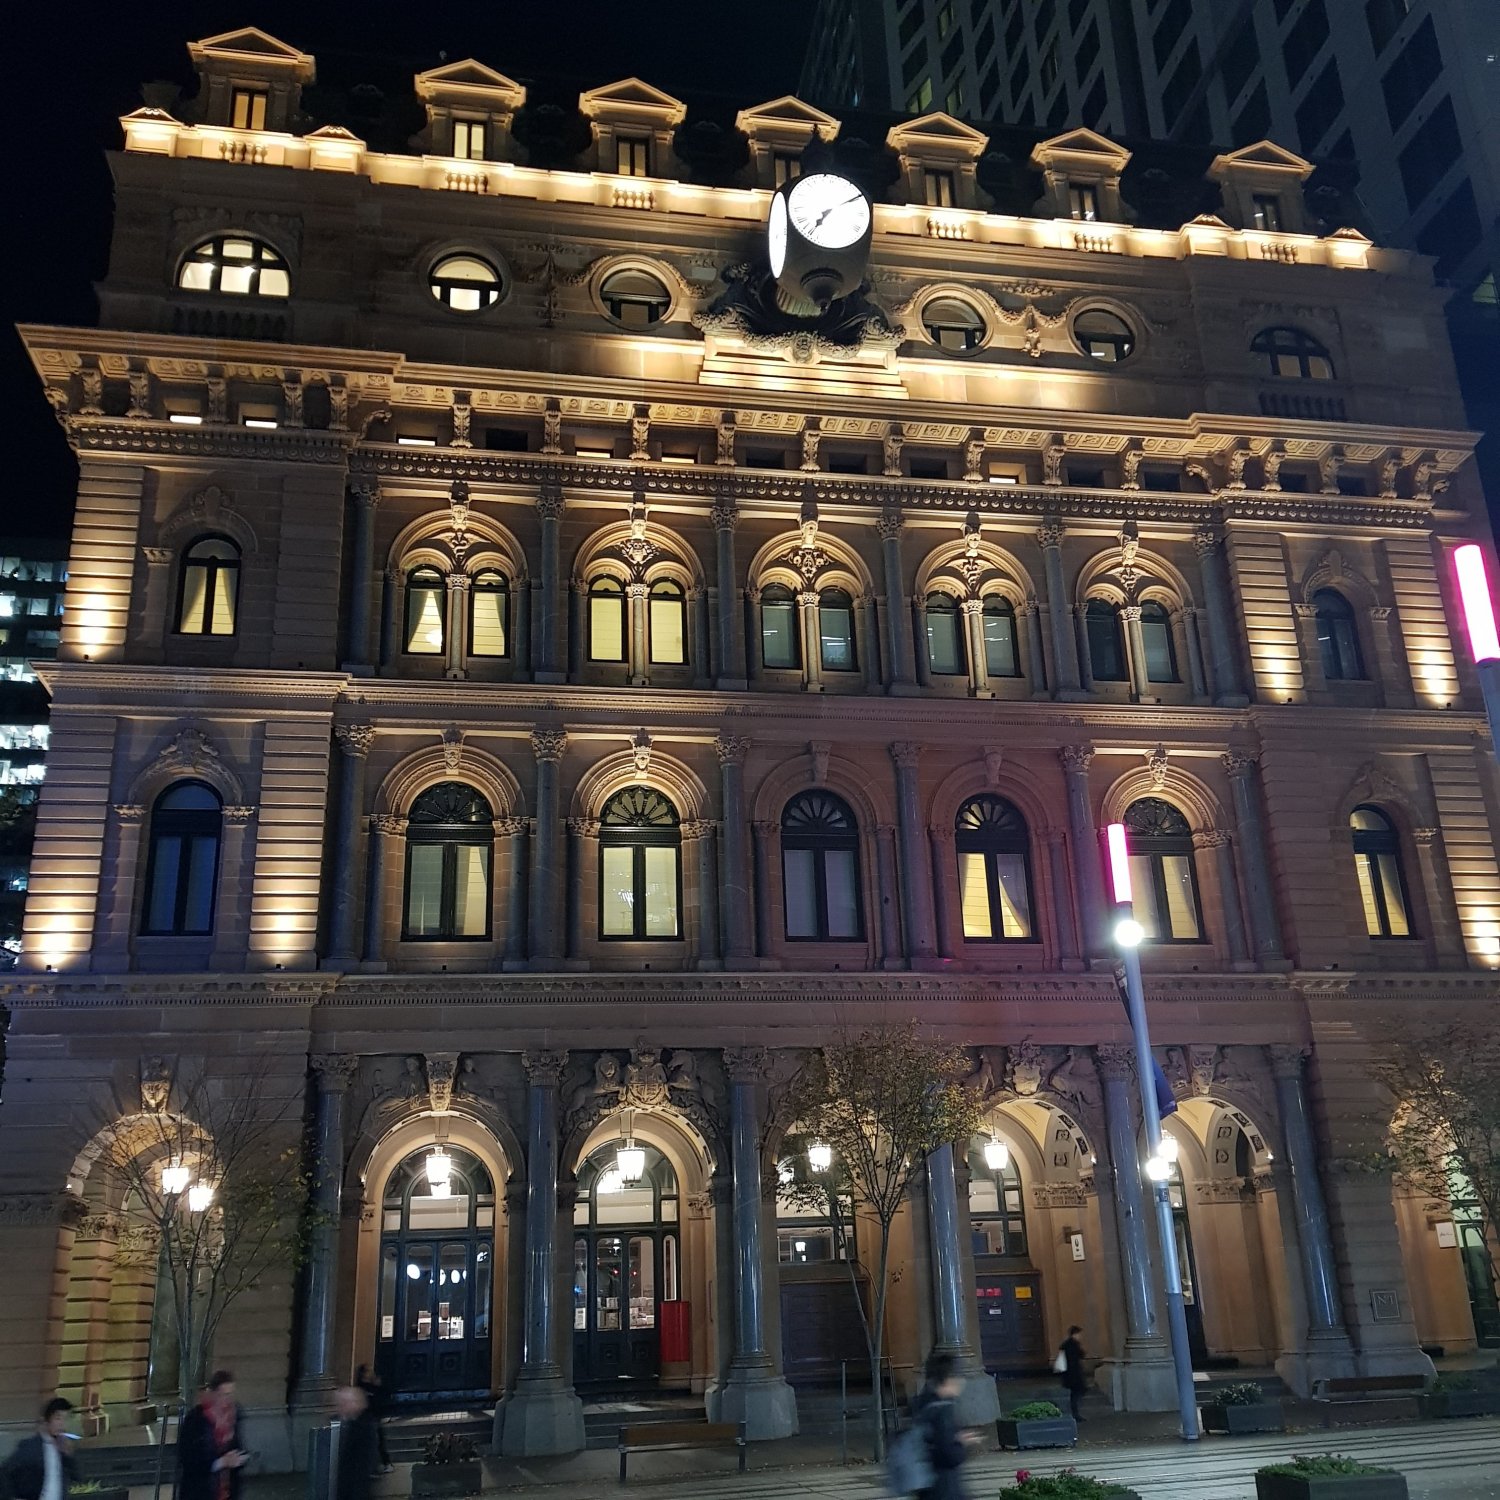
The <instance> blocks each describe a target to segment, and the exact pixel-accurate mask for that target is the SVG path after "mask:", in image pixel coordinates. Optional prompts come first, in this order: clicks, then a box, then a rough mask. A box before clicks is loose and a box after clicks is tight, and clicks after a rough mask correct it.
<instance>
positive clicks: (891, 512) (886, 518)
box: [875, 505, 906, 542]
mask: <svg viewBox="0 0 1500 1500" xmlns="http://www.w3.org/2000/svg"><path fill="white" fill-rule="evenodd" d="M905 524H906V522H905V520H904V519H903V518H902V515H901V512H900V511H899V510H898V509H897V508H896V507H895V506H893V505H888V506H886V508H885V509H884V510H882V511H881V512H880V515H879V517H878V518H877V519H876V521H875V532H876V535H877V536H879V538H880V540H881V541H882V542H899V541H900V540H901V528H902V527H903V526H904V525H905Z"/></svg>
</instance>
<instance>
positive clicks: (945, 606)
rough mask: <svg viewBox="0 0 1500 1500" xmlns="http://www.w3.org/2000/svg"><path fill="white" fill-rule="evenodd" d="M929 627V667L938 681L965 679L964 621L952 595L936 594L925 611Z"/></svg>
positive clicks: (967, 665) (966, 669)
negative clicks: (952, 678) (948, 678)
mask: <svg viewBox="0 0 1500 1500" xmlns="http://www.w3.org/2000/svg"><path fill="white" fill-rule="evenodd" d="M923 613H924V617H925V621H926V625H927V664H928V666H929V667H930V668H931V669H932V671H933V673H934V674H935V675H937V676H939V677H962V676H964V675H966V674H967V672H968V670H969V653H968V652H967V651H966V650H965V649H964V618H963V615H962V614H960V613H959V608H958V600H957V599H955V598H954V597H953V595H952V594H948V593H944V592H943V591H942V590H935V591H934V592H933V593H930V594H929V595H928V596H927V603H926V605H925V606H924V609H923Z"/></svg>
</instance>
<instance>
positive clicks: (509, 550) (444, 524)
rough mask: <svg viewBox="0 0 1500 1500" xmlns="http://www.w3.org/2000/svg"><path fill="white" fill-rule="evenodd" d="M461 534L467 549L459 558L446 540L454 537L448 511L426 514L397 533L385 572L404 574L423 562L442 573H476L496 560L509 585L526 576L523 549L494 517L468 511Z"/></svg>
mask: <svg viewBox="0 0 1500 1500" xmlns="http://www.w3.org/2000/svg"><path fill="white" fill-rule="evenodd" d="M464 533H465V535H466V536H467V537H468V539H469V546H468V547H467V549H466V550H465V551H464V553H463V556H462V558H460V557H459V556H458V554H457V553H456V552H455V551H454V548H453V546H452V544H451V541H450V540H449V539H450V538H451V536H452V534H453V516H452V513H451V511H447V510H431V511H428V512H427V513H426V514H425V515H421V516H418V517H417V518H416V519H415V520H414V521H412V522H410V523H409V524H408V525H406V526H405V527H403V528H402V529H401V531H400V532H399V533H398V534H397V536H396V538H395V540H394V541H393V542H392V543H391V545H390V547H389V549H388V550H387V552H386V568H387V571H391V572H398V573H402V574H405V573H407V572H409V571H410V570H411V569H412V568H415V567H418V566H420V565H421V564H422V563H431V564H432V565H433V566H435V567H437V568H440V569H441V570H442V571H443V572H444V573H464V572H467V573H475V572H477V571H478V570H479V569H480V568H482V567H493V566H495V563H496V560H497V559H498V560H499V564H500V567H501V570H502V571H503V572H504V573H505V575H506V576H507V577H508V578H509V579H510V580H511V581H512V582H517V581H519V580H521V579H524V578H525V577H526V576H527V573H526V549H525V548H524V547H522V546H521V544H520V543H519V542H518V541H517V540H516V538H515V535H514V534H513V533H512V532H511V531H510V529H509V528H508V527H506V526H502V525H501V524H500V522H499V521H497V520H496V519H495V518H494V517H493V516H489V515H485V514H483V513H481V512H479V511H477V510H472V509H471V510H470V511H469V513H468V516H467V518H466V519H465V521H464ZM476 541H477V545H476Z"/></svg>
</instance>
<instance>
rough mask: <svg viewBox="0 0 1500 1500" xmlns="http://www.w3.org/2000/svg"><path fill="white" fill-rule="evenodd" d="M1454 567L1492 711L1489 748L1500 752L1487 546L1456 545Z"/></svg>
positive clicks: (1499, 644)
mask: <svg viewBox="0 0 1500 1500" xmlns="http://www.w3.org/2000/svg"><path fill="white" fill-rule="evenodd" d="M1453 571H1454V572H1455V573H1456V574H1457V576H1458V597H1459V599H1460V601H1461V602H1462V604H1463V608H1464V625H1465V627H1466V628H1467V630H1468V632H1469V650H1470V653H1471V654H1472V655H1473V657H1474V669H1475V671H1476V672H1478V674H1479V687H1480V690H1481V691H1482V692H1483V693H1484V711H1485V713H1486V714H1488V715H1489V720H1490V748H1491V750H1493V751H1494V753H1495V754H1496V755H1497V756H1500V631H1497V630H1496V627H1495V597H1494V595H1493V594H1492V593H1491V592H1490V581H1489V578H1488V576H1487V571H1486V568H1485V563H1484V548H1483V547H1481V546H1480V545H1479V543H1478V542H1465V543H1464V544H1463V546H1462V547H1457V548H1455V549H1454V552H1453Z"/></svg>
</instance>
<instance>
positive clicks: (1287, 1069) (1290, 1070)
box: [1266, 1042, 1312, 1082]
mask: <svg viewBox="0 0 1500 1500" xmlns="http://www.w3.org/2000/svg"><path fill="white" fill-rule="evenodd" d="M1266 1056H1267V1057H1269V1058H1270V1059H1271V1076H1272V1077H1273V1078H1292V1079H1296V1080H1298V1081H1299V1082H1300V1081H1301V1078H1302V1070H1303V1069H1304V1068H1305V1067H1306V1065H1307V1060H1308V1058H1309V1057H1311V1056H1312V1048H1311V1047H1308V1046H1306V1045H1304V1044H1303V1043H1300V1042H1294V1043H1281V1042H1278V1043H1276V1044H1274V1045H1273V1046H1270V1047H1267V1048H1266Z"/></svg>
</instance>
